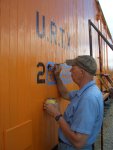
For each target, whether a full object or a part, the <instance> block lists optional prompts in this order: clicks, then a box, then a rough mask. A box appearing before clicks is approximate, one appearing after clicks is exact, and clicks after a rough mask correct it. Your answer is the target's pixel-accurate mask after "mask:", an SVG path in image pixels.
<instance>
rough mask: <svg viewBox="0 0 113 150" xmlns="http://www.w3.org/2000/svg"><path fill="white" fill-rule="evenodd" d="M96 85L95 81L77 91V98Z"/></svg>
mask: <svg viewBox="0 0 113 150" xmlns="http://www.w3.org/2000/svg"><path fill="white" fill-rule="evenodd" d="M94 84H95V81H94V80H93V81H90V82H88V83H87V84H86V85H85V86H83V88H82V89H80V90H78V91H77V93H76V94H77V96H80V95H81V94H82V93H83V92H84V91H85V90H86V89H88V88H89V87H90V86H92V85H94Z"/></svg>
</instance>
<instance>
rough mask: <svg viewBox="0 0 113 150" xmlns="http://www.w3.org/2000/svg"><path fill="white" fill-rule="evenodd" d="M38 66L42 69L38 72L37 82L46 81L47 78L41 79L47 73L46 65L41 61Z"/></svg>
mask: <svg viewBox="0 0 113 150" xmlns="http://www.w3.org/2000/svg"><path fill="white" fill-rule="evenodd" d="M37 67H38V68H41V69H42V70H41V71H39V72H38V74H37V83H45V79H41V77H42V76H43V75H44V73H45V66H44V64H43V63H42V62H39V63H38V64H37Z"/></svg>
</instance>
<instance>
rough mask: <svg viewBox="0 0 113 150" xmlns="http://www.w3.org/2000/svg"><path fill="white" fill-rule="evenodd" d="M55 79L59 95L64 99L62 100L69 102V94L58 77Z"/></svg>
mask: <svg viewBox="0 0 113 150" xmlns="http://www.w3.org/2000/svg"><path fill="white" fill-rule="evenodd" d="M55 78H56V82H57V87H58V90H59V92H60V95H61V96H62V97H63V98H64V99H67V100H69V92H68V90H67V88H66V87H65V86H64V84H63V82H62V80H61V78H60V77H59V76H58V77H55Z"/></svg>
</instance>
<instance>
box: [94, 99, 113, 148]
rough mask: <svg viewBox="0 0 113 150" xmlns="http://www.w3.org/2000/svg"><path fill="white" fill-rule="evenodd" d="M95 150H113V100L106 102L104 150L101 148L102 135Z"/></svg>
mask: <svg viewBox="0 0 113 150" xmlns="http://www.w3.org/2000/svg"><path fill="white" fill-rule="evenodd" d="M95 150H113V99H109V100H107V101H106V102H105V107H104V121H103V149H102V146H101V135H99V137H98V139H97V141H96V143H95Z"/></svg>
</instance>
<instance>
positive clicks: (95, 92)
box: [58, 81, 103, 146]
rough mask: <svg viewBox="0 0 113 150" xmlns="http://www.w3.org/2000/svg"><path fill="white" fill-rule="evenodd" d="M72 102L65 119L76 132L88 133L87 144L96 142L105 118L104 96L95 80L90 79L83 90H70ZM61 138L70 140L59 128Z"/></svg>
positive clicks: (66, 141)
mask: <svg viewBox="0 0 113 150" xmlns="http://www.w3.org/2000/svg"><path fill="white" fill-rule="evenodd" d="M70 100H71V102H70V104H69V105H68V106H67V109H66V111H65V112H64V119H65V120H66V122H67V123H68V125H69V126H70V128H71V130H72V131H74V132H79V133H82V134H88V135H89V138H88V140H87V143H86V145H85V146H87V145H91V144H93V143H94V142H95V140H96V137H97V135H98V134H99V132H100V129H101V125H102V120H103V96H102V93H101V91H100V89H99V88H98V87H97V86H96V84H95V81H90V82H89V83H87V84H86V85H85V86H84V87H83V88H82V89H81V90H78V91H71V92H70ZM58 134H59V138H60V139H61V140H63V141H64V142H65V143H67V144H70V145H71V143H70V141H69V140H68V139H67V138H66V137H65V135H64V134H63V132H62V130H61V129H60V128H59V133H58Z"/></svg>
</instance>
